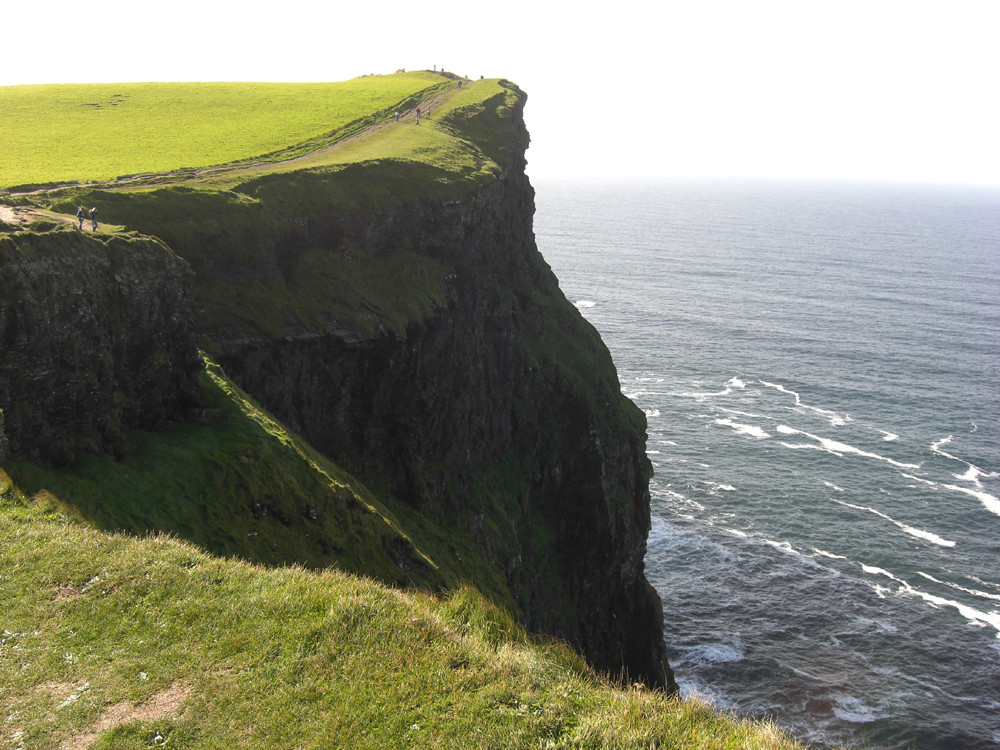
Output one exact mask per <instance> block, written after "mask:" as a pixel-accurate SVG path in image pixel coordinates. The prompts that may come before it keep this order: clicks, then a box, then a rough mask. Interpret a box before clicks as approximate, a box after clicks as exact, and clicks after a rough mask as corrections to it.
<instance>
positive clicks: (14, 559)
mask: <svg viewBox="0 0 1000 750" xmlns="http://www.w3.org/2000/svg"><path fill="white" fill-rule="evenodd" d="M0 571H2V574H0V601H3V602H4V611H3V615H2V620H0V623H2V628H0V748H4V749H5V750H7V749H9V750H14V749H15V748H32V749H33V750H47V749H49V748H51V749H52V750H55V748H91V749H92V750H101V749H104V750H110V749H111V748H114V749H115V750H128V749H130V748H148V747H157V746H164V745H166V746H168V747H178V748H219V749H220V750H221V749H225V750H231V749H232V748H269V749H270V750H279V749H281V748H317V749H318V748H324V749H327V748H379V749H380V750H381V749H383V748H386V749H388V748H410V747H421V748H511V749H516V748H581V749H582V748H622V749H624V748H636V749H637V750H638V749H639V748H642V750H646V749H647V748H650V747H664V748H666V747H669V748H718V749H720V750H722V749H726V748H732V749H733V750H737V749H739V750H754V749H757V748H759V749H763V748H775V749H776V748H794V747H798V746H797V745H795V744H794V743H793V742H792V741H791V740H789V739H788V738H787V737H785V736H783V735H782V734H781V733H780V732H777V731H775V730H774V729H773V728H770V727H768V726H764V725H759V724H751V723H746V722H739V721H735V720H732V719H730V718H727V717H724V716H721V715H719V714H717V713H715V712H713V711H712V710H710V709H708V708H707V707H705V706H704V705H702V704H700V703H697V702H681V701H676V700H673V699H668V698H666V697H665V696H664V695H663V694H662V693H659V692H651V691H647V690H635V689H632V688H630V687H616V686H613V685H611V684H609V683H606V682H604V681H602V680H599V679H598V678H596V677H594V676H593V675H592V674H591V673H589V672H588V671H587V669H586V667H585V666H584V665H583V663H582V662H581V660H580V659H579V658H578V657H577V656H575V655H574V654H573V653H572V652H571V651H569V650H568V649H566V648H565V647H563V646H561V645H559V644H555V643H546V642H541V641H535V640H533V639H531V638H529V637H528V636H526V635H525V633H524V632H523V631H521V630H520V629H519V628H518V627H517V626H516V625H515V624H514V623H513V622H512V621H511V619H510V618H509V616H508V615H506V614H505V613H504V612H503V611H502V610H500V609H498V608H497V607H496V606H494V605H492V604H490V603H489V602H487V601H486V600H485V599H484V598H482V597H481V596H480V595H478V594H477V593H475V592H474V591H473V590H471V589H469V588H466V587H459V588H457V589H455V590H454V591H452V592H451V593H450V594H449V595H447V596H444V597H434V596H430V595H428V594H422V593H417V592H413V591H402V590H398V589H389V588H385V587H384V586H382V585H379V584H377V583H374V582H372V581H371V580H368V579H363V578H357V577H354V576H351V575H348V574H345V573H341V572H338V571H336V570H332V569H331V570H326V571H322V572H310V571H307V570H305V569H302V568H298V567H291V568H276V569H274V568H272V569H267V568H263V567H260V566H257V565H253V564H249V563H245V562H240V561H238V560H227V559H222V558H217V557H212V556H210V555H208V554H206V553H204V552H202V551H200V550H199V549H197V548H195V547H193V546H192V545H190V544H188V543H184V542H181V541H178V540H176V539H172V538H170V537H166V536H153V537H149V538H146V539H138V538H135V537H129V536H123V535H120V534H108V533H105V532H101V531H97V530H94V529H90V528H87V527H85V526H83V525H80V524H79V523H77V522H75V521H73V520H72V518H71V516H70V515H67V513H66V512H65V511H64V510H63V509H62V508H61V504H60V503H59V501H58V500H57V499H54V498H53V497H51V496H40V497H38V498H35V499H34V500H32V499H30V498H27V497H25V495H24V493H23V492H22V491H21V490H20V489H19V488H18V487H17V486H16V485H14V484H13V482H12V481H11V480H10V479H9V477H8V476H7V475H6V474H4V472H3V471H2V470H0Z"/></svg>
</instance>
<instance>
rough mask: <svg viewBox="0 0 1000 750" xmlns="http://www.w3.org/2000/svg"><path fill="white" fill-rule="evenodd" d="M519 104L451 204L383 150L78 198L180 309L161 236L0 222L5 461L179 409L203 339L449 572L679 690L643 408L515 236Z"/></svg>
mask: <svg viewBox="0 0 1000 750" xmlns="http://www.w3.org/2000/svg"><path fill="white" fill-rule="evenodd" d="M522 108H523V98H522V99H521V101H520V106H517V107H516V108H515V109H514V110H513V112H512V114H511V115H510V117H512V119H508V120H506V121H505V123H506V124H505V125H504V127H509V132H510V134H511V136H510V141H511V142H510V144H509V146H506V145H505V146H504V147H503V148H498V149H497V154H502V155H503V158H504V160H505V163H504V164H501V165H500V166H501V167H502V169H501V173H500V174H499V176H498V177H497V179H496V180H494V181H493V182H490V183H489V184H487V185H486V186H485V187H482V186H480V187H479V188H478V189H477V190H476V191H475V192H471V188H469V189H467V190H465V192H464V193H462V192H461V191H460V189H456V190H455V191H454V195H452V194H451V193H449V192H448V191H442V190H438V192H437V195H448V196H450V197H448V198H444V197H442V198H438V199H434V200H430V199H426V198H424V199H421V198H419V197H415V196H416V195H418V194H419V193H420V185H423V184H425V183H421V182H419V181H416V180H410V181H409V182H407V181H406V180H407V178H406V176H405V175H404V177H403V178H402V179H403V182H404V184H405V185H406V186H408V187H409V189H410V193H409V197H408V198H406V197H400V196H398V195H395V194H390V192H391V191H389V190H388V189H387V188H386V186H385V184H382V183H381V182H380V180H379V177H378V176H379V175H386V174H388V173H389V172H394V173H396V174H397V176H398V174H399V173H400V170H405V169H407V167H406V165H397V164H388V165H387V164H381V165H375V166H371V167H369V166H366V165H356V166H354V167H351V168H348V169H345V170H344V171H341V172H323V171H321V170H320V171H315V172H304V173H291V174H288V175H282V174H279V175H268V176H267V177H265V178H261V179H260V180H258V181H256V182H255V183H253V184H251V183H246V184H244V185H242V186H240V188H239V189H240V191H242V195H237V194H236V193H214V194H209V193H204V192H201V191H193V190H173V191H165V192H163V193H162V194H158V193H157V192H156V191H154V192H150V193H137V194H134V195H133V194H129V193H118V194H107V195H102V196H101V198H100V199H95V201H99V200H103V201H105V202H106V205H107V206H108V212H107V214H106V215H112V213H113V212H112V209H113V210H114V212H115V215H120V216H126V218H125V219H123V221H125V223H127V224H128V225H129V226H130V227H134V228H136V229H139V230H141V231H144V232H148V233H150V234H153V235H156V236H160V237H163V238H164V239H165V240H166V241H168V242H169V243H170V244H171V247H172V248H173V250H174V251H176V252H177V253H178V254H180V255H181V256H182V257H184V258H186V259H188V261H189V262H190V267H191V268H193V269H194V274H195V275H194V276H193V278H192V279H191V284H192V294H193V297H194V299H196V300H197V301H198V308H199V309H198V311H197V313H196V318H195V320H194V321H189V320H188V312H187V311H188V301H187V294H186V291H185V274H186V273H189V272H188V271H187V268H188V266H187V265H186V264H185V263H184V262H183V261H180V260H178V258H176V257H175V256H174V255H173V254H172V253H171V252H170V251H169V250H167V249H166V247H165V246H164V245H162V244H160V243H158V242H156V241H152V240H150V241H146V240H129V239H126V238H122V239H121V240H114V241H111V242H109V243H108V245H107V246H101V247H100V248H99V247H97V246H96V245H95V244H92V243H96V242H97V241H96V240H92V239H90V238H87V237H86V236H81V235H78V234H76V233H66V232H51V233H47V234H39V235H23V236H19V237H17V238H14V239H0V284H2V285H3V286H2V287H0V292H2V296H0V405H3V407H4V408H5V410H6V415H5V416H6V427H5V428H4V427H3V425H2V423H0V436H2V434H3V432H4V430H5V431H6V435H7V437H9V438H10V444H11V446H10V450H11V454H12V455H15V456H22V457H28V458H32V459H34V460H46V461H68V460H71V459H72V457H73V456H74V455H76V453H77V452H78V451H80V450H87V449H101V450H110V451H112V452H114V451H116V450H118V448H119V446H120V440H121V432H122V430H123V429H126V428H128V427H133V426H150V425H152V424H155V423H156V422H157V421H158V420H160V419H162V418H166V417H169V416H170V415H171V414H176V413H177V412H178V410H179V409H181V408H183V406H184V404H185V403H187V402H189V401H190V400H191V398H192V391H193V384H194V373H195V371H196V370H197V355H196V354H195V353H194V346H193V343H192V337H193V336H194V335H197V336H199V337H203V338H205V339H208V340H210V341H211V342H212V346H213V347H214V350H215V352H216V353H217V356H218V359H219V361H220V363H221V364H222V365H223V367H224V368H225V370H226V372H227V373H228V374H229V375H230V377H232V378H233V380H235V381H236V382H237V383H238V384H239V385H240V386H241V387H243V388H244V389H245V390H246V391H248V392H249V393H250V394H251V395H253V396H254V397H255V398H256V399H257V400H258V401H260V402H261V403H262V404H263V405H264V406H265V407H266V408H268V409H269V410H270V411H271V412H273V413H274V414H275V416H277V417H278V418H280V419H281V420H282V421H283V422H285V424H287V426H288V427H290V428H291V429H293V430H295V431H297V432H298V433H300V434H301V435H302V436H304V437H305V438H306V439H307V440H308V441H309V442H310V443H312V445H313V446H315V447H316V448H317V449H319V450H320V451H322V452H323V453H325V454H326V455H328V456H329V457H331V458H332V459H334V460H335V461H337V462H338V463H339V464H340V465H341V466H342V467H343V468H345V469H346V470H348V471H349V472H351V473H353V474H354V475H356V476H358V477H359V478H360V479H362V480H363V481H364V482H365V483H366V485H367V486H368V487H369V488H370V489H372V490H373V491H374V492H375V493H376V494H378V495H380V496H382V497H391V498H393V499H394V500H395V501H398V502H399V503H401V504H405V506H408V509H407V508H405V507H404V508H403V510H406V512H410V511H411V510H412V515H411V517H416V518H418V519H420V520H424V519H426V521H427V522H428V525H430V526H433V531H432V532H430V533H433V534H437V536H436V537H435V539H436V543H437V544H438V547H437V549H438V554H439V555H440V554H450V555H451V556H452V558H453V559H450V560H449V561H448V565H447V566H445V565H444V564H443V563H442V568H445V567H446V568H447V570H448V571H449V572H448V574H447V575H446V576H444V578H443V580H446V581H453V582H457V581H458V580H462V579H465V580H468V581H469V582H471V583H472V584H473V585H477V586H479V587H480V588H481V589H483V590H484V591H485V592H486V593H488V594H489V595H491V596H494V597H495V598H496V599H497V600H498V601H499V602H500V603H501V604H503V605H506V606H508V607H511V608H512V609H516V610H517V611H518V612H519V613H520V614H521V616H522V619H523V622H524V624H525V625H526V626H527V627H528V628H529V629H530V630H534V631H537V632H544V633H549V634H552V635H555V636H559V637H562V638H564V639H566V640H567V641H568V642H570V643H571V644H573V645H574V646H576V647H578V648H579V649H580V651H581V652H582V653H583V654H584V655H585V656H586V657H587V659H588V661H589V662H590V663H591V664H592V665H593V666H594V667H595V668H597V669H599V670H602V671H605V672H609V673H611V674H613V675H621V676H623V677H627V678H629V679H636V680H643V681H645V682H647V683H649V684H651V685H656V686H659V687H663V688H666V689H668V690H674V689H676V685H675V683H674V681H673V676H672V674H671V672H670V669H669V667H668V665H667V662H666V659H665V647H664V643H663V614H662V607H661V604H660V601H659V597H658V596H657V595H656V593H655V591H654V590H653V588H652V587H651V586H650V585H649V584H648V582H647V581H646V579H645V575H644V567H643V565H644V563H643V558H644V555H645V549H646V535H647V533H648V531H649V525H650V516H649V491H648V481H649V476H650V466H649V462H648V460H647V459H646V455H645V439H646V436H645V418H644V415H643V414H642V412H641V411H640V410H638V409H637V408H636V407H635V405H634V404H632V403H631V402H630V401H629V400H628V399H626V398H625V397H624V396H622V394H621V389H620V385H619V382H618V377H617V373H616V371H615V368H614V364H613V363H612V361H611V357H610V354H609V353H608V351H607V348H606V347H605V346H604V344H603V342H602V341H601V340H600V337H599V335H598V334H597V332H596V331H595V330H594V328H593V327H592V326H590V325H589V324H588V323H587V322H586V321H585V320H584V319H583V318H582V316H581V315H580V314H579V312H578V311H577V310H576V308H574V307H573V306H572V305H571V304H570V303H569V302H568V301H567V300H566V299H565V297H564V296H563V294H562V292H561V291H560V290H559V286H558V282H557V280H556V278H555V276H554V275H553V274H552V272H551V270H550V268H549V267H548V265H547V264H546V263H545V261H544V259H543V258H542V257H541V255H540V254H539V253H538V250H537V248H536V246H535V241H534V234H533V230H532V218H533V213H534V192H533V190H532V188H531V185H530V184H529V182H528V179H527V177H526V175H525V160H524V154H525V150H526V148H527V144H528V135H527V131H526V130H525V128H524V124H523V121H522V119H521V110H522ZM505 116H506V115H505ZM379 169H382V170H384V171H382V172H379V171H378V170H379ZM366 170H370V171H366ZM408 174H411V173H407V175H408ZM373 175H374V176H373ZM476 184H478V185H482V183H481V182H480V183H476ZM414 185H416V186H417V187H416V188H414ZM369 188H370V190H369V192H368V193H365V194H362V193H364V191H365V190H368V189H369ZM349 190H357V191H358V192H359V194H358V195H357V196H354V195H351V196H349V198H350V199H344V198H343V197H342V196H343V195H344V194H345V193H346V192H347V191H349ZM338 195H339V196H341V198H337V196H338ZM459 195H464V196H465V197H461V198H459V197H457V196H459ZM355 198H356V200H355ZM111 201H114V203H111ZM159 201H162V203H163V205H162V206H160V204H159ZM94 204H95V205H102V206H104V205H105V203H100V202H95V203H94ZM154 204H155V205H154ZM102 211H104V209H103V208H102ZM129 211H131V213H128V212H129ZM117 243H121V246H119V244H117ZM348 266H350V268H348ZM234 300H235V301H236V302H234ZM248 300H249V301H250V302H248ZM254 303H256V304H259V305H260V306H261V308H266V315H265V314H263V313H261V314H259V315H254V314H253V313H254V312H255V310H253V309H248V307H249V308H252V307H253V304H254ZM192 331H195V332H196V333H194V334H193V333H192ZM0 440H2V438H0ZM0 450H2V446H0ZM442 550H444V551H442ZM474 557H475V558H477V559H478V562H477V563H476V564H474V565H473V564H470V563H468V562H467V561H469V560H470V559H472V558H474ZM394 559H395V558H394ZM466 565H468V567H463V566H466ZM456 570H457V572H455V571H456Z"/></svg>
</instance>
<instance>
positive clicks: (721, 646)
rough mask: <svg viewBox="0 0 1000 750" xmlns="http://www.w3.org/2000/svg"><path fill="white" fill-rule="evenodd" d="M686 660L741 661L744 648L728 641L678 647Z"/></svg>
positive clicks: (707, 662) (719, 662) (699, 661)
mask: <svg viewBox="0 0 1000 750" xmlns="http://www.w3.org/2000/svg"><path fill="white" fill-rule="evenodd" d="M677 650H678V651H680V652H681V653H682V654H683V656H682V658H683V659H684V660H686V661H690V662H694V663H695V664H701V665H704V664H721V663H726V662H734V661H741V660H742V659H743V649H742V648H740V647H739V646H738V645H737V646H730V645H729V644H726V643H705V644H699V645H697V646H681V647H680V648H678V649H677Z"/></svg>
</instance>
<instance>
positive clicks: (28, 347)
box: [0, 231, 200, 463]
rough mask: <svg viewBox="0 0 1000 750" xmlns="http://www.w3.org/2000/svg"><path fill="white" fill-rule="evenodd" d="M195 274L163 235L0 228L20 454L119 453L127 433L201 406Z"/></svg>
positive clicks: (0, 376) (4, 393) (8, 374)
mask: <svg viewBox="0 0 1000 750" xmlns="http://www.w3.org/2000/svg"><path fill="white" fill-rule="evenodd" d="M188 276H190V269H188V267H187V264H186V263H185V262H184V261H182V260H181V259H180V258H178V257H177V256H176V255H174V254H173V253H171V252H170V250H169V249H167V248H166V247H165V246H164V245H163V244H162V243H161V242H158V241H156V240H153V239H135V238H128V237H121V238H113V239H105V240H104V241H101V240H98V239H94V238H92V237H90V236H87V235H84V234H78V233H76V232H67V231H55V232H45V233H39V234H35V233H23V234H13V235H0V404H2V405H3V408H4V409H5V412H6V414H5V417H6V419H5V420H4V421H6V427H5V428H4V425H3V422H0V434H2V433H3V432H4V431H5V432H6V437H7V438H8V439H9V442H10V451H11V454H12V455H13V456H16V457H19V458H26V459H31V460H35V461H40V462H43V463H68V462H70V461H72V460H73V458H75V457H76V456H77V455H78V454H79V453H80V452H81V451H98V450H100V451H108V452H111V453H117V452H118V451H120V449H121V446H122V434H123V431H125V430H128V429H131V428H135V427H145V428H149V427H153V426H156V425H157V424H160V423H162V422H163V421H164V420H166V419H170V418H172V417H176V416H178V415H180V414H183V413H184V412H185V411H186V410H187V409H188V408H189V407H190V406H191V404H192V403H193V402H194V401H195V399H196V394H197V384H196V379H197V374H198V371H199V369H200V359H199V357H198V352H197V348H196V347H195V344H194V335H193V331H192V326H191V312H190V301H189V290H188V287H187V283H188V278H187V277H188ZM0 442H2V440H0ZM0 457H2V456H0Z"/></svg>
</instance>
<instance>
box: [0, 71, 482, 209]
mask: <svg viewBox="0 0 1000 750" xmlns="http://www.w3.org/2000/svg"><path fill="white" fill-rule="evenodd" d="M466 83H471V82H466ZM459 90H461V89H460V88H458V87H457V86H456V87H454V88H450V89H447V90H444V91H440V90H438V91H436V92H434V93H433V94H431V95H430V96H428V97H426V98H425V99H422V100H421V101H420V103H419V105H417V106H414V107H412V108H410V109H407V110H405V111H400V112H399V119H398V120H397V119H396V118H395V117H394V116H390V117H389V118H388V119H385V120H381V121H379V122H376V123H375V124H373V125H371V126H369V127H368V128H365V129H364V130H362V131H360V132H354V133H350V134H348V135H344V136H342V137H340V138H336V137H334V140H332V141H331V142H330V143H327V144H325V145H323V146H320V147H319V148H316V149H314V150H312V151H308V152H306V153H302V154H299V155H297V156H294V157H292V158H289V159H280V160H269V159H266V158H263V157H257V158H252V159H246V160H243V161H239V162H235V163H231V164H218V165H211V166H207V167H197V168H194V169H177V170H171V171H169V172H146V173H142V174H134V175H126V176H122V177H116V178H114V179H112V180H104V181H95V182H65V183H54V184H51V185H46V186H44V187H41V188H32V189H31V190H24V191H16V190H15V191H10V192H9V195H18V196H20V195H36V194H39V193H47V192H50V191H53V190H59V189H62V188H69V187H89V188H104V189H111V190H113V189H115V188H120V187H137V186H141V185H155V184H162V183H169V182H174V181H177V180H184V181H186V180H205V179H210V178H220V177H228V176H233V175H240V174H248V175H249V174H253V173H257V172H266V171H268V170H270V169H275V168H282V169H287V168H288V167H289V165H293V167H294V165H295V164H296V163H298V162H304V161H305V160H306V159H309V160H312V159H315V158H316V157H317V156H322V155H323V154H329V153H332V152H334V151H337V150H338V149H340V148H342V147H343V146H345V145H347V144H348V143H352V142H354V141H357V140H360V139H362V138H368V137H370V136H372V135H374V134H375V133H377V132H379V131H381V130H383V129H385V128H387V127H391V126H400V125H403V124H404V123H405V124H411V123H415V122H419V120H420V119H422V118H425V117H426V113H427V112H433V111H434V110H436V109H438V108H439V107H440V106H441V105H442V104H443V103H444V102H446V101H447V100H448V99H450V98H451V97H452V96H453V95H454V93H455V92H456V91H459ZM417 111H419V112H420V116H419V117H418V116H417ZM291 148H294V146H292V147H291ZM3 210H12V209H10V207H8V206H2V205H0V211H3ZM11 215H12V216H13V217H15V218H16V217H17V216H20V217H21V222H22V223H24V221H25V217H28V216H30V217H31V218H30V219H28V220H33V219H37V218H49V219H52V218H59V219H61V220H64V221H67V222H74V221H75V219H73V218H66V217H62V216H45V217H42V216H38V215H35V213H34V212H31V211H27V210H20V209H19V210H17V211H15V212H14V213H13V214H11ZM0 220H3V221H6V222H7V223H15V222H14V221H11V220H8V219H6V218H5V214H3V213H0Z"/></svg>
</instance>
